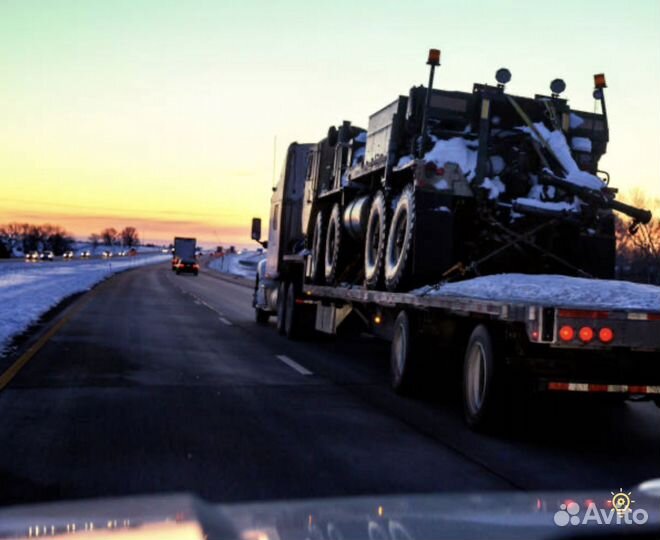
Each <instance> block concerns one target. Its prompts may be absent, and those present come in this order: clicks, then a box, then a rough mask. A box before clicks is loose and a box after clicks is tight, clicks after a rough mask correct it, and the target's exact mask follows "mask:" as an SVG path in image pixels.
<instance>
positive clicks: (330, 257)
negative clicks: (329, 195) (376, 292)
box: [325, 203, 343, 283]
mask: <svg viewBox="0 0 660 540" xmlns="http://www.w3.org/2000/svg"><path fill="white" fill-rule="evenodd" d="M342 240H343V231H342V228H341V208H340V207H339V204H338V203H335V205H334V206H333V207H332V212H331V213H330V219H329V220H328V229H327V233H326V239H325V280H326V281H327V282H328V283H334V282H335V280H336V279H337V274H338V273H339V257H340V255H341V249H342V246H341V244H342Z"/></svg>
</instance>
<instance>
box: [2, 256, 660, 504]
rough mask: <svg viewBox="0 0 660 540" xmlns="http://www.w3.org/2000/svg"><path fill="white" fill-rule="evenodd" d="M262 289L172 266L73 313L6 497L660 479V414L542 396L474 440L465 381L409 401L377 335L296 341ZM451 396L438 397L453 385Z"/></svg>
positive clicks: (611, 486) (396, 490) (12, 455)
mask: <svg viewBox="0 0 660 540" xmlns="http://www.w3.org/2000/svg"><path fill="white" fill-rule="evenodd" d="M251 294H252V291H251V290H250V288H248V287H245V286H243V285H241V284H237V283H233V282H230V281H227V280H224V279H222V278H219V277H218V276H217V275H215V274H214V273H213V272H212V271H210V270H207V271H204V272H202V273H201V274H200V275H199V276H198V277H194V276H192V275H180V276H176V275H174V274H173V273H172V272H171V271H170V270H169V267H168V265H156V266H151V267H143V268H139V269H135V270H131V271H128V272H125V273H122V274H119V275H117V276H115V277H113V278H111V279H109V280H107V281H106V282H104V283H102V284H101V285H99V286H98V287H96V288H95V289H93V291H91V292H90V293H88V294H86V295H83V296H82V297H80V298H79V299H77V300H76V301H75V302H74V303H73V304H71V305H70V306H69V307H68V308H67V310H66V311H65V312H64V313H63V314H62V316H61V317H60V318H59V319H58V320H57V323H56V321H53V323H52V324H53V325H55V324H57V327H56V328H54V331H51V335H49V336H46V337H47V339H44V340H43V346H42V347H41V348H40V349H39V350H38V351H37V352H36V354H34V355H33V356H32V357H31V358H30V359H29V361H27V362H26V363H25V365H24V366H23V367H22V369H21V370H20V372H19V373H18V375H17V376H16V377H15V378H14V379H13V380H12V381H11V382H10V383H9V385H8V386H6V387H5V388H4V389H3V390H2V391H0V418H1V421H2V430H0V504H2V505H7V504H18V503H33V502H40V501H47V500H61V499H80V498H90V497H101V496H122V495H129V494H153V493H169V492H180V491H186V492H191V493H194V494H196V495H199V496H201V497H203V498H206V499H208V500H211V501H218V502H220V501H222V502H234V501H251V500H271V499H298V498H308V497H332V496H348V495H366V494H375V495H377V494H406V493H434V492H452V491H487V490H553V489H569V490H570V489H581V490H585V489H601V488H602V489H603V490H604V494H605V495H607V494H609V492H610V491H614V490H617V491H618V490H619V488H622V487H623V488H626V487H631V486H634V485H635V484H637V483H638V482H641V481H643V480H646V479H649V478H654V477H660V429H659V427H660V409H658V408H656V407H655V406H654V405H653V404H650V403H627V404H623V405H618V406H604V405H603V404H595V403H588V402H584V400H580V401H578V400H571V401H568V400H553V401H548V400H539V401H538V402H535V403H533V404H531V405H530V406H529V407H526V408H525V410H523V411H520V414H519V416H518V417H517V418H515V420H512V426H511V429H507V430H505V432H503V433H502V434H500V435H497V436H492V435H491V436H486V435H480V434H476V433H473V432H471V431H470V430H469V429H467V428H466V427H465V426H464V424H463V422H462V418H461V414H460V406H459V404H458V401H457V399H456V398H455V396H454V395H453V394H452V392H448V391H447V384H446V383H444V384H440V382H438V385H437V386H436V385H435V384H434V381H429V383H430V384H429V388H427V389H425V391H424V392H423V393H422V395H421V396H418V397H415V398H403V397H399V396H397V395H395V394H393V393H392V392H391V391H390V389H389V387H388V375H387V370H388V347H387V344H385V343H382V342H380V341H378V340H376V339H373V338H369V337H366V336H357V337H354V338H350V339H343V340H338V339H329V338H324V339H316V340H311V341H305V342H291V341H288V340H286V339H285V338H283V337H281V336H279V335H278V334H277V332H276V330H275V326H274V323H270V324H268V325H265V326H264V325H258V324H257V323H256V322H255V321H254V314H253V310H252V308H251V305H250V301H251ZM436 388H437V390H435V389H436Z"/></svg>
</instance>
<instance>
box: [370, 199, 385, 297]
mask: <svg viewBox="0 0 660 540" xmlns="http://www.w3.org/2000/svg"><path fill="white" fill-rule="evenodd" d="M386 240H387V204H386V202H385V195H384V194H383V192H382V191H378V192H377V193H376V195H375V196H374V198H373V200H372V201H371V208H370V210H369V218H368V220H367V233H366V236H365V242H364V281H365V283H366V285H367V287H369V288H377V287H378V286H379V285H380V284H381V282H382V276H383V261H384V260H385V242H386Z"/></svg>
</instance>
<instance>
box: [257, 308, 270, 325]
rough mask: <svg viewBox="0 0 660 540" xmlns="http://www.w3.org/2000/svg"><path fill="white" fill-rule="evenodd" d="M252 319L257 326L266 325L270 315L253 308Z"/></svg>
mask: <svg viewBox="0 0 660 540" xmlns="http://www.w3.org/2000/svg"><path fill="white" fill-rule="evenodd" d="M254 319H255V320H256V321H257V323H258V324H267V323H268V319H270V313H268V312H267V311H264V310H263V309H261V308H254Z"/></svg>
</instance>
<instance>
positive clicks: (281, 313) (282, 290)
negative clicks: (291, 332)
mask: <svg viewBox="0 0 660 540" xmlns="http://www.w3.org/2000/svg"><path fill="white" fill-rule="evenodd" d="M286 292H287V291H286V282H285V281H280V285H279V287H278V288H277V332H278V333H279V334H281V335H284V319H285V317H286Z"/></svg>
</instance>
